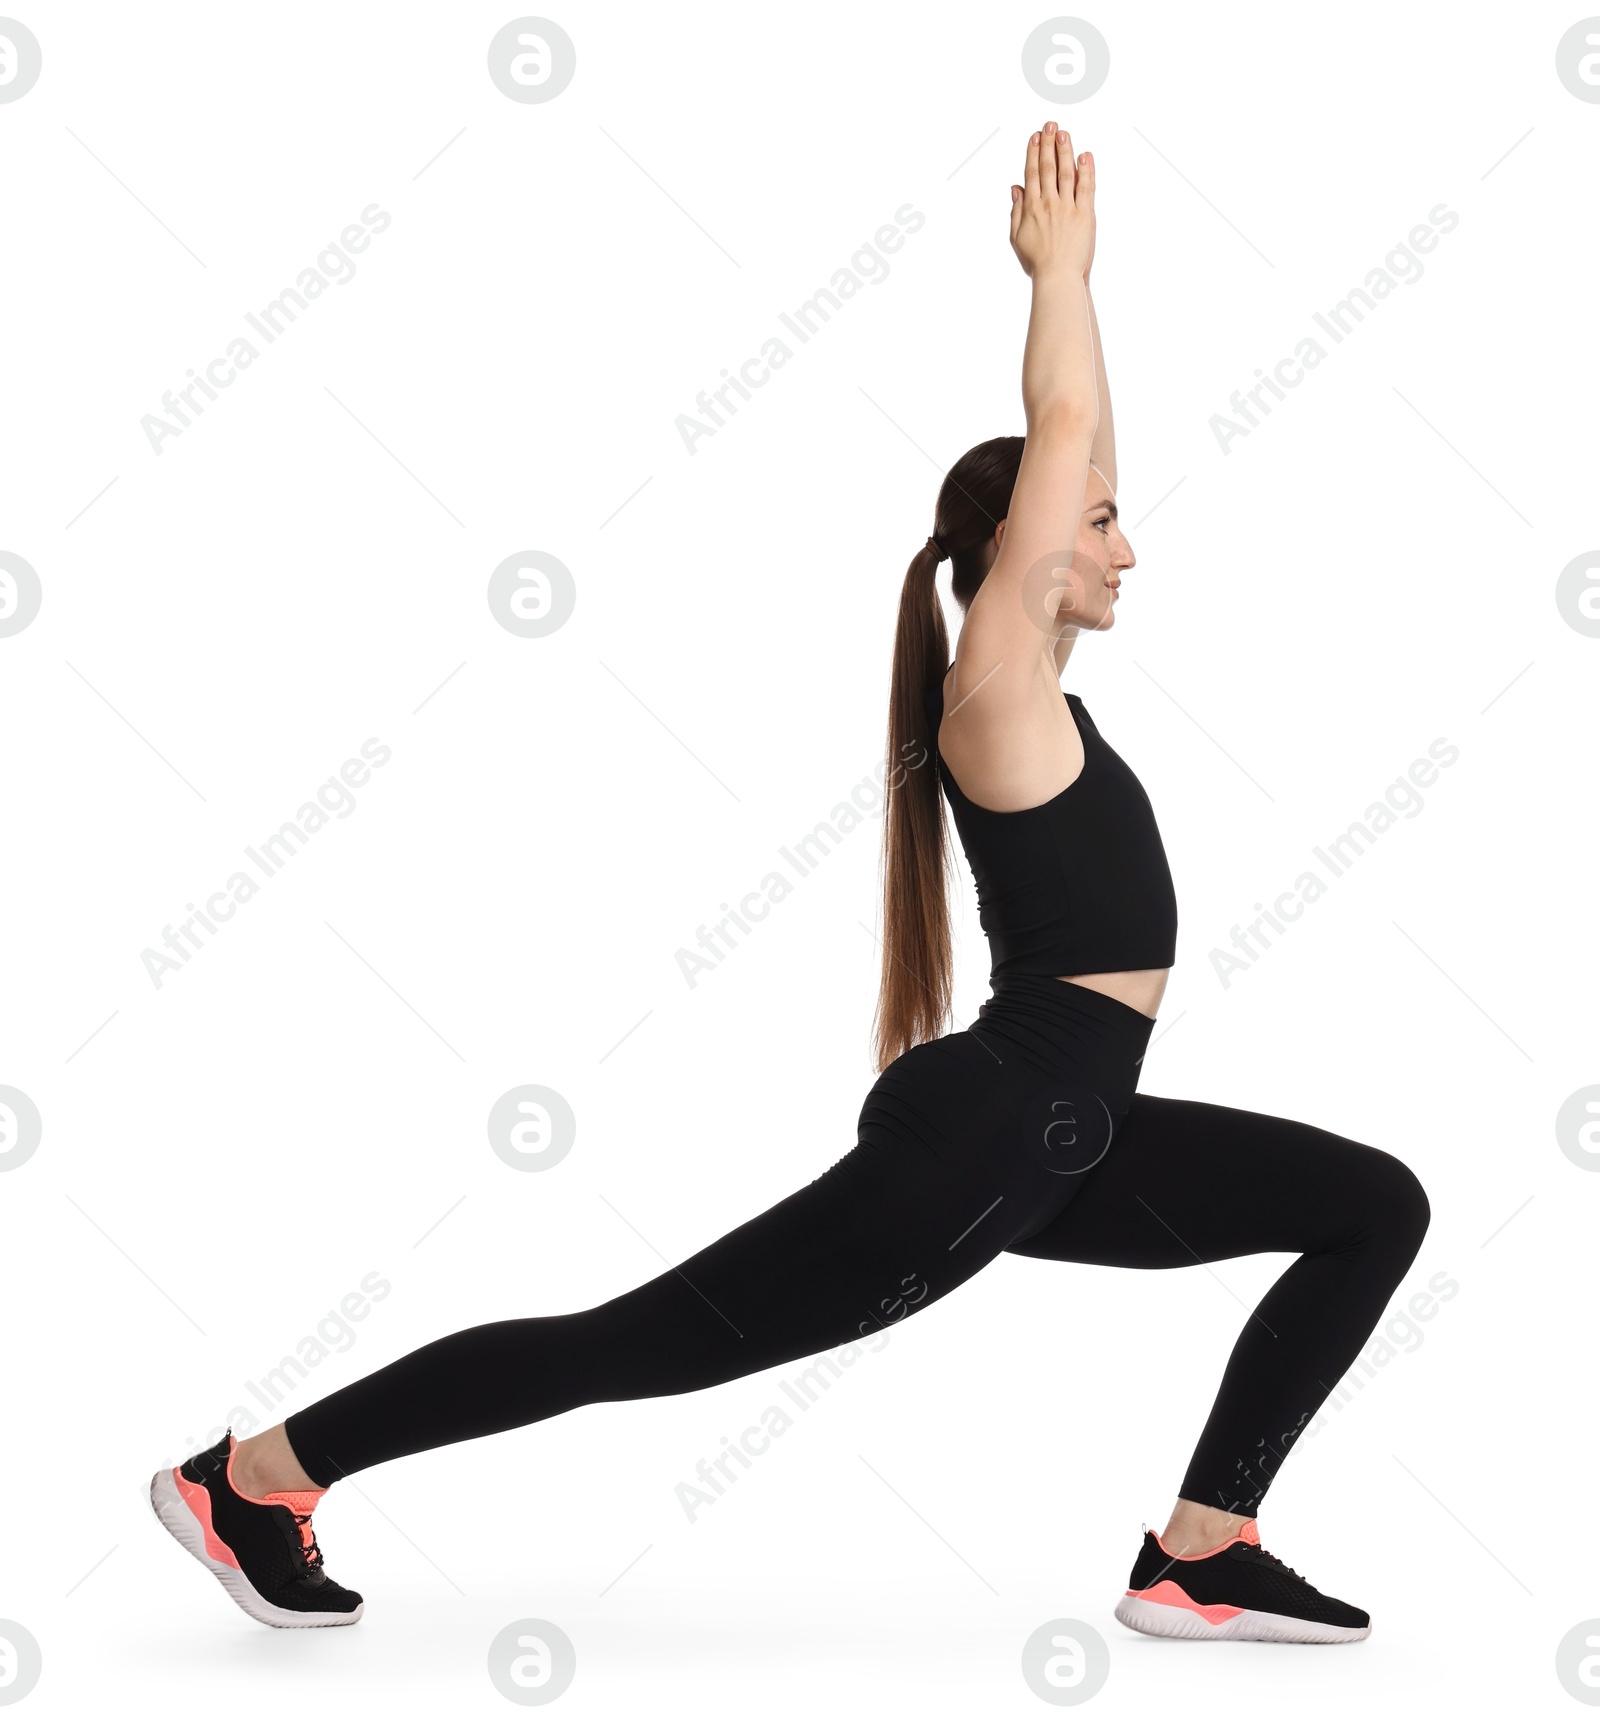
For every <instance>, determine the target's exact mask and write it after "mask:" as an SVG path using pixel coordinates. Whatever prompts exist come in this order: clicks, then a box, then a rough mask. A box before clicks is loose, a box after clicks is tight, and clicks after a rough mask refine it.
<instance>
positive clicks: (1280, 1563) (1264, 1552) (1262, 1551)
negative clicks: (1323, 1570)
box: [1256, 1544, 1314, 1590]
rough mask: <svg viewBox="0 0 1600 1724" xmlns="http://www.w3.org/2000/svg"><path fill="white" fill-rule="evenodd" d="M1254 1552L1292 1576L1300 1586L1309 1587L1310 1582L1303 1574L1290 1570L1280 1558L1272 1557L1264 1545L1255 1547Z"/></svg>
mask: <svg viewBox="0 0 1600 1724" xmlns="http://www.w3.org/2000/svg"><path fill="white" fill-rule="evenodd" d="M1256 1550H1257V1551H1258V1552H1259V1553H1260V1555H1261V1556H1262V1557H1263V1558H1264V1559H1265V1560H1266V1561H1267V1562H1270V1563H1271V1564H1272V1565H1273V1566H1274V1567H1275V1568H1281V1569H1282V1570H1283V1572H1284V1573H1285V1574H1292V1575H1294V1578H1295V1579H1296V1580H1298V1581H1299V1582H1300V1584H1301V1585H1302V1586H1310V1585H1311V1582H1310V1581H1309V1580H1307V1579H1306V1577H1305V1576H1304V1575H1303V1574H1299V1573H1297V1572H1296V1571H1295V1570H1294V1569H1292V1568H1290V1566H1289V1565H1288V1563H1286V1562H1285V1561H1284V1560H1283V1559H1282V1558H1281V1557H1276V1556H1274V1555H1273V1554H1272V1552H1271V1551H1270V1550H1268V1549H1267V1548H1266V1546H1265V1545H1259V1544H1258V1545H1257V1546H1256ZM1313 1590H1314V1589H1313Z"/></svg>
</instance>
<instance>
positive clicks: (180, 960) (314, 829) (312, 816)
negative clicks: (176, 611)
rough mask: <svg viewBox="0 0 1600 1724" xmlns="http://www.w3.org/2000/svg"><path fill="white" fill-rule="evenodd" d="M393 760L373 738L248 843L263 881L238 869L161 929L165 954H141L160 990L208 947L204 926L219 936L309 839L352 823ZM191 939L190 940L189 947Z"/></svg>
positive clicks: (387, 749)
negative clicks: (339, 823)
mask: <svg viewBox="0 0 1600 1724" xmlns="http://www.w3.org/2000/svg"><path fill="white" fill-rule="evenodd" d="M391 756H392V750H391V749H390V747H389V745H388V743H386V742H379V740H378V739H377V737H375V736H369V737H368V738H367V740H366V741H365V742H363V743H362V745H361V759H360V760H347V761H346V762H345V763H344V765H343V766H342V767H341V768H340V769H339V772H338V775H337V776H336V777H333V778H329V779H328V780H327V782H326V783H324V784H320V785H318V787H317V794H316V797H315V799H314V800H312V801H308V802H302V803H301V805H300V808H299V811H298V812H297V813H296V815H295V817H294V819H293V820H285V821H284V823H283V824H282V825H281V826H280V827H279V828H278V830H277V831H276V832H274V833H272V834H271V836H270V837H267V838H263V839H262V840H261V842H260V844H259V845H256V844H247V845H245V847H244V853H245V855H246V856H248V857H249V858H250V860H251V861H252V862H253V863H254V864H255V865H256V867H257V868H258V869H260V871H261V881H260V883H258V882H257V880H256V878H255V876H254V875H253V874H252V873H251V872H250V871H249V869H247V868H240V869H238V870H237V871H236V872H235V873H232V874H230V875H229V876H228V878H227V880H226V881H225V882H224V883H223V886H222V888H221V890H220V891H217V892H213V893H212V894H211V896H210V897H209V898H207V899H206V902H205V908H204V909H200V908H199V907H198V906H197V905H195V904H193V903H191V904H190V905H189V917H188V920H187V921H184V922H182V923H180V924H179V925H178V927H177V928H176V929H174V928H173V927H172V925H171V924H170V923H168V925H167V926H166V927H165V928H163V929H162V930H161V937H162V939H161V943H162V945H164V946H165V947H166V952H165V953H162V952H158V951H156V950H155V948H154V947H151V946H146V947H145V949H144V950H143V951H142V952H141V953H140V954H139V957H140V960H141V962H142V963H143V964H144V969H145V974H146V975H147V976H148V977H149V978H150V980H151V981H152V982H153V983H154V984H155V987H156V989H157V991H159V990H160V988H161V985H162V980H163V978H164V977H165V976H166V974H167V972H168V971H176V970H181V969H182V968H183V966H184V965H185V964H186V963H188V962H189V960H190V959H191V958H193V957H194V955H195V953H197V952H199V951H200V950H201V949H202V948H203V946H204V945H205V942H204V941H203V940H202V939H201V938H200V935H199V933H198V932H197V931H196V930H197V926H198V927H199V928H204V929H205V931H206V932H207V933H208V934H215V933H216V932H217V923H218V922H231V921H232V920H233V918H234V916H235V914H236V913H237V911H238V908H239V906H240V905H241V904H248V903H249V902H250V900H251V899H252V898H253V897H255V895H256V893H257V892H259V891H260V890H261V886H262V885H263V884H265V882H266V881H268V880H270V879H271V878H272V876H273V875H274V874H276V873H277V872H278V871H279V870H280V869H281V868H282V867H283V866H284V865H285V863H287V862H288V861H289V860H290V859H291V858H292V857H294V856H297V855H299V853H300V850H301V848H302V847H303V846H304V845H305V843H306V840H307V839H309V838H314V837H315V836H316V834H317V833H319V832H320V831H321V830H322V829H323V827H324V826H326V825H327V824H328V822H329V820H330V819H334V820H348V819H349V818H350V816H351V815H352V814H354V813H355V811H356V799H355V796H354V795H353V794H352V792H353V791H356V790H359V789H360V788H361V787H362V786H363V785H364V784H365V783H366V782H367V780H368V779H369V778H371V776H372V769H373V768H374V767H380V766H387V765H388V763H389V760H390V758H391ZM363 762H365V763H366V764H363ZM185 941H187V942H188V944H187V946H186V945H185V944H184V942H185Z"/></svg>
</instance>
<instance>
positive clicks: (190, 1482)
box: [150, 1431, 362, 1628]
mask: <svg viewBox="0 0 1600 1724" xmlns="http://www.w3.org/2000/svg"><path fill="white" fill-rule="evenodd" d="M232 1473H233V1432H232V1431H229V1432H228V1434H227V1435H226V1436H225V1437H224V1438H223V1439H222V1441H221V1442H220V1443H218V1444H217V1445H216V1447H215V1448H210V1449H202V1450H201V1452H200V1453H199V1454H197V1455H192V1456H191V1457H190V1458H189V1459H188V1460H186V1461H185V1462H184V1463H183V1465H182V1466H181V1467H173V1468H171V1469H170V1470H168V1469H165V1468H163V1469H162V1471H160V1472H159V1473H157V1474H156V1476H155V1477H154V1478H153V1479H151V1481H150V1506H151V1507H152V1508H153V1509H154V1510H155V1511H156V1518H157V1519H158V1520H159V1521H160V1522H161V1524H162V1525H163V1526H164V1527H165V1528H166V1529H167V1531H168V1532H170V1533H171V1534H172V1536H173V1537H174V1538H175V1539H176V1540H177V1541H178V1543H179V1544H181V1545H182V1546H183V1548H184V1549H185V1550H186V1551H188V1553H189V1554H190V1556H192V1557H195V1558H196V1559H198V1560H199V1561H200V1562H203V1563H204V1564H205V1565H206V1567H207V1568H209V1569H210V1570H211V1572H212V1573H213V1574H214V1575H215V1576H216V1577H217V1579H218V1580H220V1581H221V1582H222V1584H223V1586H224V1587H225V1588H226V1589H227V1593H228V1596H229V1598H231V1599H232V1600H233V1602H234V1603H235V1604H237V1605H238V1607H239V1608H240V1609H241V1610H242V1611H243V1612H244V1613H245V1615H246V1616H253V1617H254V1618H255V1619H256V1621H257V1622H264V1623H266V1624H267V1626H268V1627H269V1628H334V1627H338V1626H341V1625H342V1624H344V1623H347V1622H359V1621H360V1620H361V1610H362V1604H361V1594H360V1593H359V1592H350V1591H348V1590H346V1588H344V1587H342V1586H340V1585H338V1584H337V1583H336V1582H334V1581H332V1580H330V1579H329V1578H328V1576H327V1573H326V1571H325V1570H324V1569H323V1566H322V1552H321V1551H320V1550H318V1549H317V1541H316V1536H315V1534H313V1532H312V1530H311V1511H312V1509H314V1508H315V1507H316V1505H317V1503H318V1502H319V1501H320V1500H321V1498H322V1496H323V1495H324V1493H323V1492H322V1491H274V1492H272V1494H271V1495H270V1496H265V1497H247V1496H242V1495H241V1494H240V1493H239V1492H238V1491H236V1490H235V1489H234V1488H233V1479H232Z"/></svg>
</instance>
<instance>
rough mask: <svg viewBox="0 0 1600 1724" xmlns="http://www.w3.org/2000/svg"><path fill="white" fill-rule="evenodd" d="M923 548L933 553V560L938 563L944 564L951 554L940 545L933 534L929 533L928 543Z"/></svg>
mask: <svg viewBox="0 0 1600 1724" xmlns="http://www.w3.org/2000/svg"><path fill="white" fill-rule="evenodd" d="M922 548H923V550H925V551H932V552H933V560H934V561H935V562H936V563H942V562H943V561H944V560H945V558H946V557H947V556H949V555H950V553H949V552H948V551H947V550H946V549H945V548H944V546H943V545H941V544H940V543H939V541H938V540H937V539H936V538H935V537H934V536H933V534H932V533H929V535H928V542H927V544H925V545H924V546H923V547H922Z"/></svg>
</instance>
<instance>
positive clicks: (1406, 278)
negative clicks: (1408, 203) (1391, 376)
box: [1210, 204, 1461, 455]
mask: <svg viewBox="0 0 1600 1724" xmlns="http://www.w3.org/2000/svg"><path fill="white" fill-rule="evenodd" d="M1460 222H1461V217H1460V216H1458V215H1457V214H1456V213H1455V211H1454V210H1452V209H1450V208H1449V207H1448V206H1447V205H1445V204H1435V205H1434V206H1433V208H1432V209H1431V210H1429V211H1428V219H1427V220H1426V221H1421V222H1418V223H1417V225H1416V226H1415V227H1414V228H1412V230H1411V232H1410V233H1409V234H1408V235H1407V236H1406V239H1405V240H1404V241H1398V242H1396V244H1395V246H1394V248H1393V249H1392V250H1391V251H1390V252H1389V254H1388V256H1387V257H1385V258H1384V260H1383V263H1382V264H1380V265H1378V266H1376V267H1375V268H1373V269H1369V270H1368V271H1367V278H1366V283H1365V285H1364V286H1362V287H1352V288H1351V289H1350V291H1349V292H1348V293H1347V294H1346V295H1345V296H1344V298H1343V299H1341V300H1340V301H1339V302H1338V304H1337V305H1333V306H1330V307H1329V308H1328V311H1327V313H1326V315H1324V313H1322V312H1320V311H1314V312H1312V314H1311V317H1312V321H1313V322H1314V323H1315V324H1316V325H1317V327H1318V328H1319V329H1320V330H1321V331H1322V332H1323V333H1324V334H1325V335H1327V336H1328V337H1329V339H1330V340H1332V341H1333V342H1334V343H1338V342H1342V341H1343V340H1344V338H1345V337H1346V336H1347V335H1349V334H1350V333H1351V331H1352V330H1354V329H1356V328H1358V327H1359V326H1360V324H1361V323H1362V322H1363V321H1364V319H1365V317H1366V313H1367V312H1369V311H1376V310H1377V308H1378V306H1379V305H1380V304H1381V303H1382V302H1383V301H1384V300H1386V299H1387V298H1388V297H1389V295H1390V294H1392V293H1393V292H1394V291H1395V289H1396V288H1397V287H1402V286H1404V287H1415V286H1416V285H1417V283H1418V282H1419V281H1421V280H1422V277H1423V273H1424V271H1423V265H1422V261H1421V259H1420V258H1418V256H1417V255H1416V254H1417V252H1422V253H1423V254H1424V255H1426V254H1427V253H1428V252H1430V251H1432V250H1433V249H1434V247H1435V246H1437V245H1438V243H1439V236H1440V235H1441V234H1447V233H1451V232H1453V231H1454V230H1455V229H1456V228H1457V227H1458V226H1459V225H1460ZM1363 307H1365V310H1363ZM1327 357H1328V349H1327V348H1325V347H1324V346H1323V345H1322V343H1321V342H1320V341H1319V340H1318V339H1317V337H1316V336H1315V335H1314V334H1311V335H1302V336H1301V337H1300V339H1299V341H1297V342H1296V343H1295V348H1294V352H1293V353H1290V354H1286V355H1285V356H1284V357H1283V358H1282V359H1280V360H1279V361H1278V363H1277V364H1276V365H1274V366H1273V368H1272V375H1271V376H1270V377H1269V376H1268V375H1267V373H1266V372H1265V371H1263V370H1262V369H1261V368H1260V366H1257V367H1256V376H1257V377H1258V378H1260V382H1259V383H1256V384H1254V385H1252V386H1251V387H1250V388H1249V389H1246V390H1245V391H1243V393H1241V392H1240V391H1239V390H1237V389H1236V390H1234V392H1233V394H1232V395H1231V396H1230V397H1229V399H1228V406H1229V408H1230V409H1231V411H1232V412H1233V414H1234V417H1233V418H1231V419H1230V418H1229V417H1228V415H1227V414H1226V413H1213V414H1212V415H1211V419H1210V425H1211V432H1212V435H1213V436H1214V437H1215V438H1216V440H1217V447H1218V448H1219V449H1221V451H1222V453H1223V454H1224V455H1227V454H1229V453H1231V450H1230V449H1229V444H1231V443H1232V442H1233V441H1234V440H1235V439H1236V438H1239V437H1248V436H1249V435H1250V433H1251V432H1252V431H1253V430H1255V429H1256V427H1257V425H1258V424H1259V421H1258V419H1257V418H1256V413H1255V411H1252V409H1251V402H1254V403H1255V408H1256V410H1257V411H1259V413H1260V415H1261V418H1263V419H1265V418H1269V417H1270V416H1271V414H1272V403H1271V402H1270V401H1267V400H1265V399H1264V395H1271V396H1272V398H1273V400H1276V401H1286V400H1287V399H1288V394H1287V391H1288V390H1290V389H1295V388H1298V386H1299V385H1300V384H1301V383H1303V382H1304V381H1305V377H1306V373H1307V372H1309V371H1313V370H1315V369H1316V367H1317V366H1319V365H1320V364H1321V363H1322V362H1323V360H1324V359H1326V358H1327ZM1247 397H1248V399H1247Z"/></svg>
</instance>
